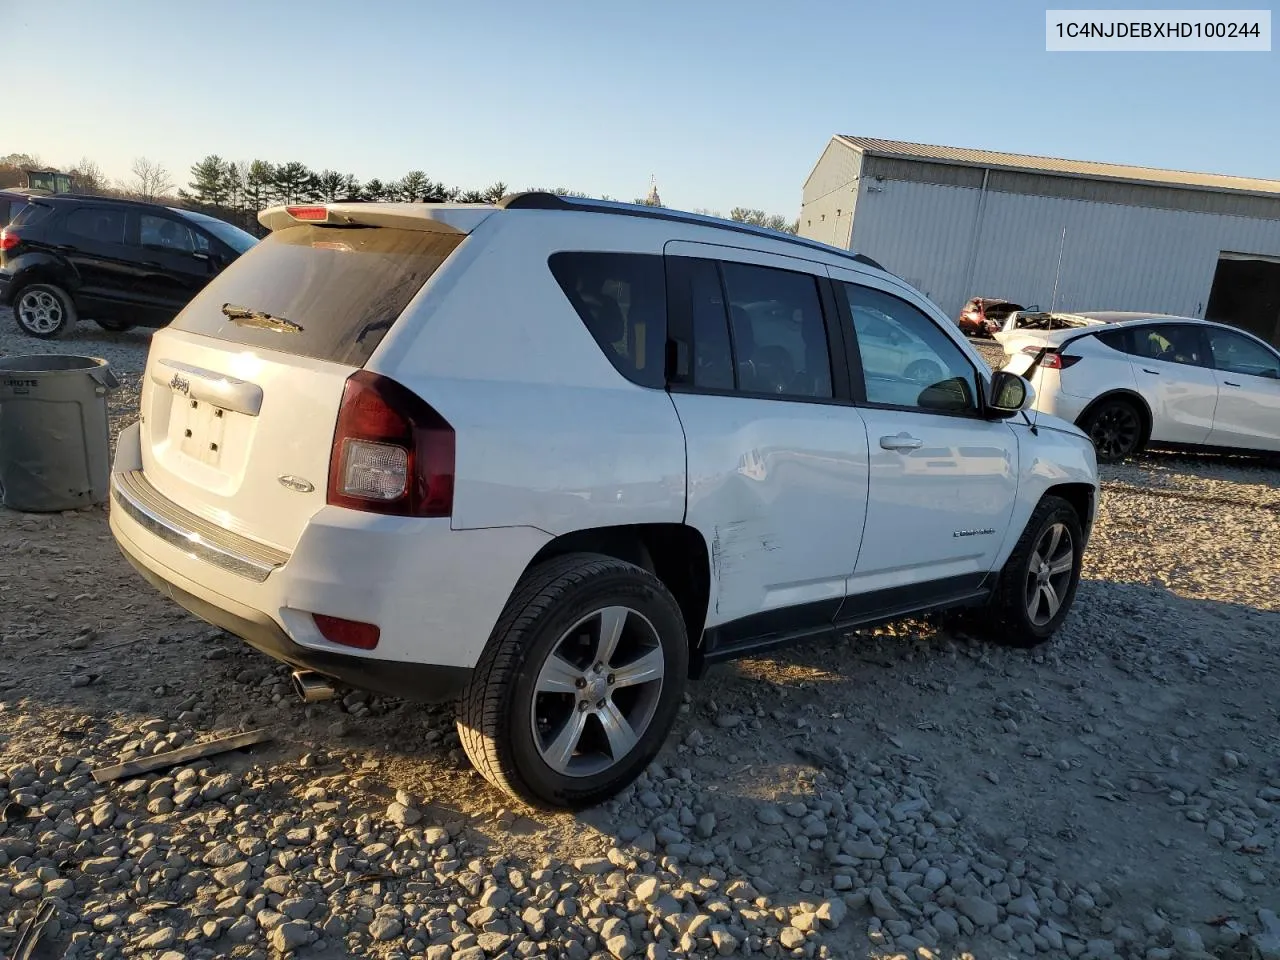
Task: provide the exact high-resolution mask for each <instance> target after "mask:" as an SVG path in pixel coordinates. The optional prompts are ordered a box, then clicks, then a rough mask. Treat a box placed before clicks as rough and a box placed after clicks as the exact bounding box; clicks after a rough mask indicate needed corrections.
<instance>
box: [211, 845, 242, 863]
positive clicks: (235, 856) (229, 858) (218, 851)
mask: <svg viewBox="0 0 1280 960" xmlns="http://www.w3.org/2000/svg"><path fill="white" fill-rule="evenodd" d="M242 859H243V855H242V854H241V853H240V850H239V848H238V847H236V846H235V844H231V843H220V844H218V845H217V846H216V847H214V848H213V849H212V850H210V851H209V852H208V853H206V854H205V855H204V862H205V863H206V864H207V865H209V866H211V867H213V868H214V869H218V868H221V867H229V866H231V865H232V864H233V863H239V862H240V860H242Z"/></svg>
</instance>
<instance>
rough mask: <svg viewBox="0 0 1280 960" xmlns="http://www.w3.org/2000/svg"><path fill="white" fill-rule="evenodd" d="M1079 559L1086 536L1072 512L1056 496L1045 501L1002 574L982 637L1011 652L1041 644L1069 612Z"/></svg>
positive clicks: (987, 614)
mask: <svg viewBox="0 0 1280 960" xmlns="http://www.w3.org/2000/svg"><path fill="white" fill-rule="evenodd" d="M1083 557H1084V531H1083V528H1082V527H1081V525H1080V517H1079V516H1078V515H1077V514H1076V511H1075V508H1074V507H1072V506H1071V504H1069V503H1067V501H1065V500H1063V499H1062V498H1060V497H1055V496H1047V497H1045V498H1044V499H1043V500H1041V501H1040V504H1039V505H1038V506H1037V507H1036V509H1035V511H1034V512H1033V513H1032V514H1031V519H1030V520H1028V521H1027V526H1026V528H1025V529H1024V530H1023V531H1022V536H1021V537H1020V538H1019V539H1018V543H1017V545H1016V546H1015V547H1014V548H1013V553H1012V554H1011V555H1010V557H1009V560H1008V562H1007V563H1006V564H1005V565H1004V569H1003V570H1002V571H1001V572H1000V584H999V586H998V587H997V588H996V594H995V596H994V597H992V603H991V607H990V608H989V609H988V610H987V611H986V612H985V614H986V615H985V617H983V619H984V620H985V621H986V624H985V626H986V629H985V630H984V631H983V632H984V633H986V634H988V635H989V637H990V639H991V640H992V641H994V642H996V643H1001V644H1004V645H1006V646H1011V647H1035V646H1039V645H1040V644H1042V643H1044V642H1045V641H1046V640H1048V639H1049V638H1050V637H1052V636H1053V635H1054V633H1055V632H1057V630H1058V627H1060V626H1061V625H1062V621H1063V620H1065V619H1066V617H1067V613H1068V611H1069V610H1070V609H1071V603H1072V601H1074V600H1075V596H1076V589H1077V587H1079V585H1080V563H1081V560H1082V559H1083Z"/></svg>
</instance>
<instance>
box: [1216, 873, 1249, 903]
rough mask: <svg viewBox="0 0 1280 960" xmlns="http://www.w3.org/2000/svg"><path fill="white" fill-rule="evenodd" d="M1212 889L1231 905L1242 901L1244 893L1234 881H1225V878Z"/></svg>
mask: <svg viewBox="0 0 1280 960" xmlns="http://www.w3.org/2000/svg"><path fill="white" fill-rule="evenodd" d="M1213 887H1214V889H1215V890H1217V891H1218V893H1220V894H1222V896H1223V897H1225V898H1226V899H1227V900H1230V901H1231V902H1232V903H1239V902H1240V901H1241V900H1243V899H1244V891H1243V890H1242V889H1240V885H1239V884H1237V883H1235V882H1234V881H1231V880H1228V879H1226V878H1225V877H1224V878H1223V879H1221V880H1219V881H1218V882H1217V883H1215V884H1214V885H1213Z"/></svg>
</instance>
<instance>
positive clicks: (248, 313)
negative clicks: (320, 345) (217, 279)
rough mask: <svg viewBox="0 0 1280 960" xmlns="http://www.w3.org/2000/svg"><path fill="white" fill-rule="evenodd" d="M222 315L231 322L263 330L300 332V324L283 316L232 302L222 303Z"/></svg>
mask: <svg viewBox="0 0 1280 960" xmlns="http://www.w3.org/2000/svg"><path fill="white" fill-rule="evenodd" d="M222 315H223V316H224V317H226V318H227V319H228V320H230V321H231V322H232V323H234V324H237V325H238V326H242V327H259V328H261V329H263V330H276V331H278V332H280V333H301V332H302V326H301V325H300V324H296V323H294V322H293V321H292V320H286V319H285V318H284V317H273V316H272V315H271V314H269V313H266V312H265V311H263V310H250V309H249V308H248V307H238V306H236V305H235V304H234V303H224V304H223V305H222Z"/></svg>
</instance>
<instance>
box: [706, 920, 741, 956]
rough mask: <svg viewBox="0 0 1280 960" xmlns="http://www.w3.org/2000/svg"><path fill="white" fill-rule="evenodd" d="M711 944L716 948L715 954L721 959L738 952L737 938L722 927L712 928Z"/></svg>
mask: <svg viewBox="0 0 1280 960" xmlns="http://www.w3.org/2000/svg"><path fill="white" fill-rule="evenodd" d="M711 943H712V945H713V946H714V947H715V948H716V953H718V954H720V956H722V957H728V956H732V955H733V954H735V953H737V952H738V938H737V937H735V936H734V935H733V934H732V933H730V932H729V931H728V930H726V929H724V928H723V927H713V928H712V930H711Z"/></svg>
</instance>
